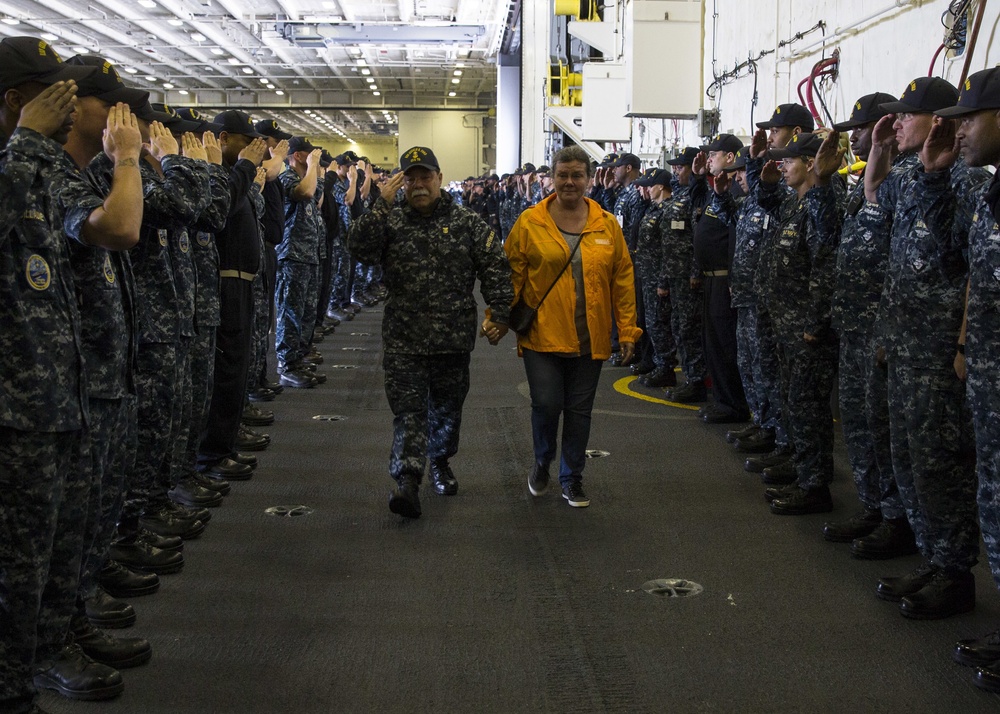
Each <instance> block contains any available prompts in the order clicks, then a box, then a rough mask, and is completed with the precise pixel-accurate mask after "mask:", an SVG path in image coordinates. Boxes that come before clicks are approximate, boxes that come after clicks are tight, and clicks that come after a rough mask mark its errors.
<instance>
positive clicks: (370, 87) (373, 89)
mask: <svg viewBox="0 0 1000 714" xmlns="http://www.w3.org/2000/svg"><path fill="white" fill-rule="evenodd" d="M368 89H370V90H372V91H373V92H377V91H378V87H376V86H375V85H374V84H369V85H368Z"/></svg>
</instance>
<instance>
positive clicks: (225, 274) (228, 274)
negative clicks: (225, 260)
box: [219, 270, 256, 283]
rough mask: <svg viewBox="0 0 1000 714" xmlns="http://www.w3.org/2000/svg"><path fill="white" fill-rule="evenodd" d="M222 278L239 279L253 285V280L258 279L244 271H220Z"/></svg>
mask: <svg viewBox="0 0 1000 714" xmlns="http://www.w3.org/2000/svg"><path fill="white" fill-rule="evenodd" d="M219 277H220V278H239V279H240V280H246V281H247V282H250V283H252V282H253V279H254V278H255V277H256V276H255V275H254V274H253V273H247V272H244V271H242V270H220V271H219Z"/></svg>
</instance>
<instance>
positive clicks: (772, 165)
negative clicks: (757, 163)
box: [760, 160, 781, 183]
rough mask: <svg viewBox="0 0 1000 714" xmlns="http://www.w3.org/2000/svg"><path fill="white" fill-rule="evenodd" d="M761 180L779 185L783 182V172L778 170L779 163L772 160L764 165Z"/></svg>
mask: <svg viewBox="0 0 1000 714" xmlns="http://www.w3.org/2000/svg"><path fill="white" fill-rule="evenodd" d="M760 180H761V181H763V182H764V183H778V181H780V180H781V170H780V169H778V162H777V161H774V160H771V161H768V162H767V163H766V164H764V168H762V169H761V170H760Z"/></svg>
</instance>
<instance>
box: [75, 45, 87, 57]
mask: <svg viewBox="0 0 1000 714" xmlns="http://www.w3.org/2000/svg"><path fill="white" fill-rule="evenodd" d="M73 51H74V52H76V53H77V54H78V55H85V54H87V48H86V47H84V46H83V45H76V46H75V47H74V48H73Z"/></svg>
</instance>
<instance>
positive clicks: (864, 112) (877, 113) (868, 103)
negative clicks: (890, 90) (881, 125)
mask: <svg viewBox="0 0 1000 714" xmlns="http://www.w3.org/2000/svg"><path fill="white" fill-rule="evenodd" d="M894 101H896V98H895V97H894V96H892V95H891V94H887V93H886V92H875V93H874V94H866V95H865V96H863V97H861V98H860V99H858V101H856V102H854V108H853V109H851V118H850V119H848V120H847V121H842V122H840V123H839V124H834V125H833V128H834V130H835V131H847V130H848V129H856V128H858V127H859V126H864V125H865V124H870V123H872V122H873V121H878V120H879V119H881V118H882V117H884V116H885V115H886V114H888V113H889V112H887V111H886V110H885V106H884V105H886V104H891V103H892V102H894Z"/></svg>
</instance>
